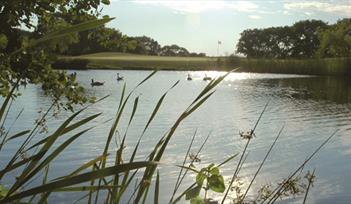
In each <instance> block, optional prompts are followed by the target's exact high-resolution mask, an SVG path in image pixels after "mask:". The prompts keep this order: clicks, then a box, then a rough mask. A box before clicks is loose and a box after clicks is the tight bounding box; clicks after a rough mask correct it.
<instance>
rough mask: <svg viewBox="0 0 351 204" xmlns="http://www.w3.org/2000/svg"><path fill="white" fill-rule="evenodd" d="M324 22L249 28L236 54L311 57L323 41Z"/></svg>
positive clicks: (270, 56) (242, 36) (261, 56)
mask: <svg viewBox="0 0 351 204" xmlns="http://www.w3.org/2000/svg"><path fill="white" fill-rule="evenodd" d="M326 27H327V24H326V23H324V22H323V21H317V20H306V21H299V22H297V23H295V24H294V25H293V26H280V27H270V28H265V29H248V30H244V31H243V32H242V33H241V34H240V39H239V42H238V44H237V53H241V54H244V55H246V56H247V57H248V58H291V57H293V58H311V57H313V56H314V54H315V52H316V50H317V49H318V47H319V45H320V42H319V38H318V32H319V31H321V30H323V29H325V28H326Z"/></svg>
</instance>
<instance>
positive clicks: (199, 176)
mask: <svg viewBox="0 0 351 204" xmlns="http://www.w3.org/2000/svg"><path fill="white" fill-rule="evenodd" d="M205 178H206V175H205V174H203V173H198V174H197V175H196V183H197V185H199V186H202V184H203V183H204V180H205Z"/></svg>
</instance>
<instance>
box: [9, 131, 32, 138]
mask: <svg viewBox="0 0 351 204" xmlns="http://www.w3.org/2000/svg"><path fill="white" fill-rule="evenodd" d="M29 132H30V130H24V131H21V132H19V133H17V134H15V135H13V136H11V137H9V138H8V139H7V141H10V140H12V139H15V138H17V137H21V136H23V135H26V134H27V133H29Z"/></svg>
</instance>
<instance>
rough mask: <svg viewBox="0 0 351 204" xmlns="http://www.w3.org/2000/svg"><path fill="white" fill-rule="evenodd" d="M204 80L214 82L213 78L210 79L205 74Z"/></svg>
mask: <svg viewBox="0 0 351 204" xmlns="http://www.w3.org/2000/svg"><path fill="white" fill-rule="evenodd" d="M203 80H204V81H210V80H212V78H211V77H208V76H207V75H206V74H205V77H204V78H203Z"/></svg>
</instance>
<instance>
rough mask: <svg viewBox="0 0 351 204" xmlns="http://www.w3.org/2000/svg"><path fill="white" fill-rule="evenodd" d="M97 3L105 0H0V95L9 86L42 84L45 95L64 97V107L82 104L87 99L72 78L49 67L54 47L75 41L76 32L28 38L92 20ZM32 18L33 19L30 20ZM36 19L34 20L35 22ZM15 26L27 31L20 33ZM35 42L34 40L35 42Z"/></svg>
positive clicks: (64, 46) (95, 14)
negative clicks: (59, 36) (46, 38)
mask: <svg viewBox="0 0 351 204" xmlns="http://www.w3.org/2000/svg"><path fill="white" fill-rule="evenodd" d="M101 3H104V4H108V3H109V1H108V0H80V1H77V0H55V1H50V0H1V1H0V94H1V95H3V96H4V95H7V94H8V93H9V89H10V87H11V85H13V84H15V83H19V84H20V85H24V84H27V83H33V84H42V88H43V90H44V91H45V93H46V94H48V95H50V96H52V97H53V99H54V100H55V101H57V100H58V99H60V98H61V97H62V96H65V97H66V98H67V103H66V105H67V106H66V107H68V108H72V106H71V105H72V104H77V103H83V102H85V101H86V100H87V98H86V97H85V96H84V95H83V88H82V87H79V86H78V84H77V82H76V79H75V77H69V76H67V74H66V73H65V72H63V71H55V70H53V69H52V68H51V65H50V64H51V63H52V62H53V60H54V57H55V56H54V55H53V54H52V53H54V51H55V50H57V49H61V50H63V49H65V48H67V44H69V43H71V42H74V41H76V40H77V35H76V34H73V33H72V34H70V35H65V38H67V39H65V40H62V39H61V40H58V39H57V38H55V39H52V40H51V41H50V43H48V42H46V43H42V44H40V43H37V44H35V46H31V45H33V42H35V41H33V40H32V39H38V38H42V37H43V36H45V35H47V33H52V32H53V31H57V30H60V29H63V28H67V27H70V26H71V25H73V24H77V23H80V22H85V21H89V20H92V19H96V18H97V16H98V15H99V12H98V9H99V5H100V4H101ZM34 19H36V20H37V21H34ZM36 22H37V23H36ZM19 28H26V29H28V30H30V31H33V32H31V33H29V34H28V35H23V31H21V30H20V29H19ZM37 42H38V41H37Z"/></svg>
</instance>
